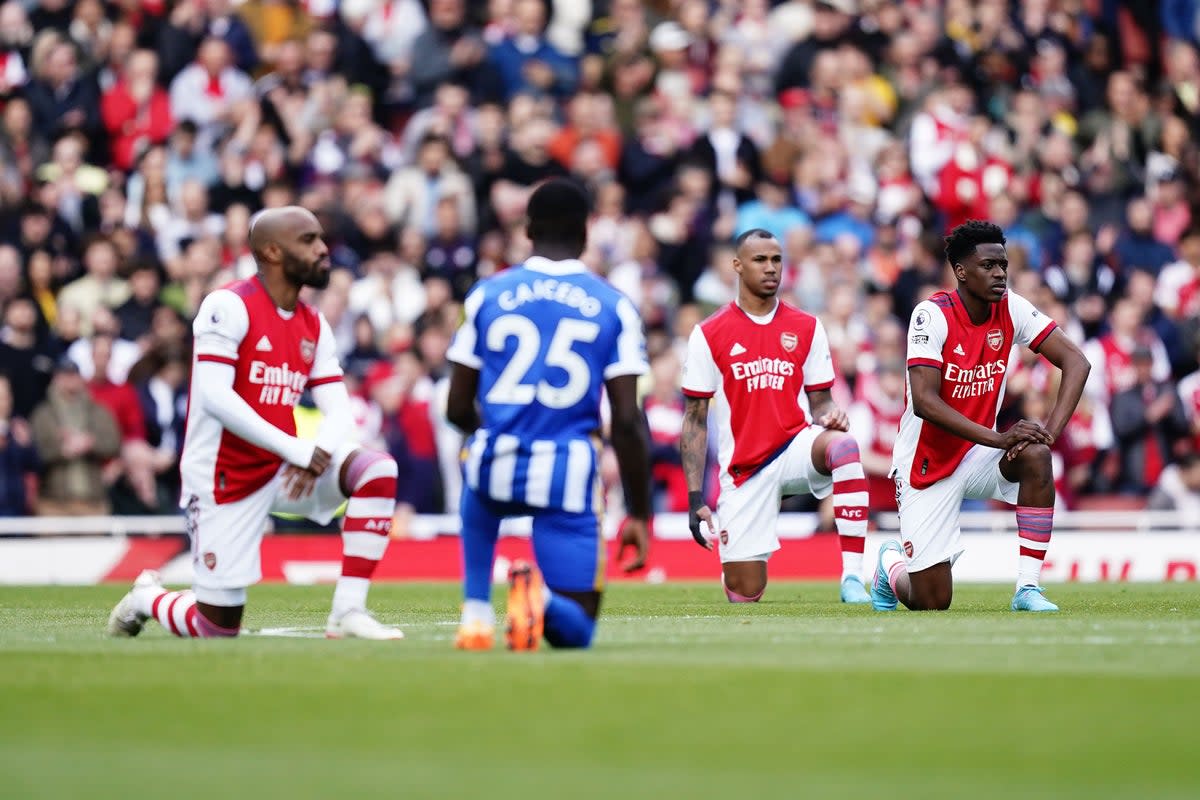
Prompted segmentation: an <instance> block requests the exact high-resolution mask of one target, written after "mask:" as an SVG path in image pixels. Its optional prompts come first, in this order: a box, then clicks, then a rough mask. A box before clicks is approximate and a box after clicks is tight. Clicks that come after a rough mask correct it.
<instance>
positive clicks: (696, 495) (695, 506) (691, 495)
mask: <svg viewBox="0 0 1200 800" xmlns="http://www.w3.org/2000/svg"><path fill="white" fill-rule="evenodd" d="M704 505H706V503H705V502H704V492H688V508H689V509H691V510H692V511H697V510H699V509H700V508H701V507H702V506H704Z"/></svg>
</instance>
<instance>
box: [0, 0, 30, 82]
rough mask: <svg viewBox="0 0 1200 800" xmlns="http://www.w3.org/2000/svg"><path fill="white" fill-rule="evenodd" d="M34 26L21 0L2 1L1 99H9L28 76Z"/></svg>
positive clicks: (0, 38) (0, 29)
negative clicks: (30, 22)
mask: <svg viewBox="0 0 1200 800" xmlns="http://www.w3.org/2000/svg"><path fill="white" fill-rule="evenodd" d="M32 43H33V26H32V25H30V24H29V18H28V16H26V14H25V6H24V5H22V4H21V3H20V2H19V0H8V2H5V3H3V4H0V100H4V101H7V100H10V99H11V98H12V97H13V96H14V95H15V94H17V92H18V91H19V90H20V89H21V88H22V87H23V86H24V85H25V83H26V82H27V81H28V80H29V50H30V45H31V44H32Z"/></svg>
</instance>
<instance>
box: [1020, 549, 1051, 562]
mask: <svg viewBox="0 0 1200 800" xmlns="http://www.w3.org/2000/svg"><path fill="white" fill-rule="evenodd" d="M1021 555H1023V556H1029V557H1030V558H1036V559H1037V560H1038V561H1045V560H1046V551H1045V550H1034V549H1033V548H1032V547H1022V548H1021Z"/></svg>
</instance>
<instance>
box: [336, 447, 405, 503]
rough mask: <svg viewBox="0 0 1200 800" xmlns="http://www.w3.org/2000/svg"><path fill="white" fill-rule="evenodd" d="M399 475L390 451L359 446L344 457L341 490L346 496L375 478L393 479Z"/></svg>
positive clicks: (398, 468)
mask: <svg viewBox="0 0 1200 800" xmlns="http://www.w3.org/2000/svg"><path fill="white" fill-rule="evenodd" d="M399 475H400V467H399V465H398V464H397V463H396V459H395V458H393V457H392V455H391V454H390V453H385V452H383V451H382V450H372V449H369V448H366V447H362V448H359V449H358V450H355V451H354V454H353V455H352V456H351V457H350V458H348V459H346V466H345V467H344V468H343V469H342V476H341V477H342V491H343V493H344V494H346V496H349V495H351V494H353V493H354V491H355V490H356V489H359V488H361V487H362V486H365V485H367V484H368V483H370V482H371V481H374V480H377V479H384V480H391V481H394V480H396V478H397V477H398V476H399Z"/></svg>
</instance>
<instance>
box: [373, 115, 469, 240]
mask: <svg viewBox="0 0 1200 800" xmlns="http://www.w3.org/2000/svg"><path fill="white" fill-rule="evenodd" d="M442 198H451V199H453V200H454V201H455V202H456V203H457V204H458V209H459V219H460V221H461V224H462V225H463V226H464V227H465V228H466V229H467V230H469V231H474V230H475V193H474V191H473V190H472V188H471V184H470V182H469V181H468V180H467V176H466V175H464V174H463V172H462V170H460V169H459V168H458V165H457V164H455V163H454V159H453V156H452V155H451V153H450V145H449V143H448V142H447V141H446V140H445V139H444V138H442V137H440V136H438V135H436V134H430V135H428V136H427V137H426V138H425V139H424V140H423V141H422V142H421V146H420V148H419V149H418V150H417V160H416V162H415V163H414V164H413V165H412V166H410V167H405V168H403V169H401V170H398V171H396V172H395V173H393V174H392V177H391V178H389V179H388V182H387V187H386V189H385V190H384V204H385V209H386V211H387V215H388V219H389V220H391V222H392V224H394V225H398V226H401V227H409V226H411V227H414V228H416V229H417V230H419V231H420V232H421V233H422V234H424V235H426V236H429V235H431V234H433V233H434V232H435V231H436V230H437V204H438V201H439V200H441V199H442Z"/></svg>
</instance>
